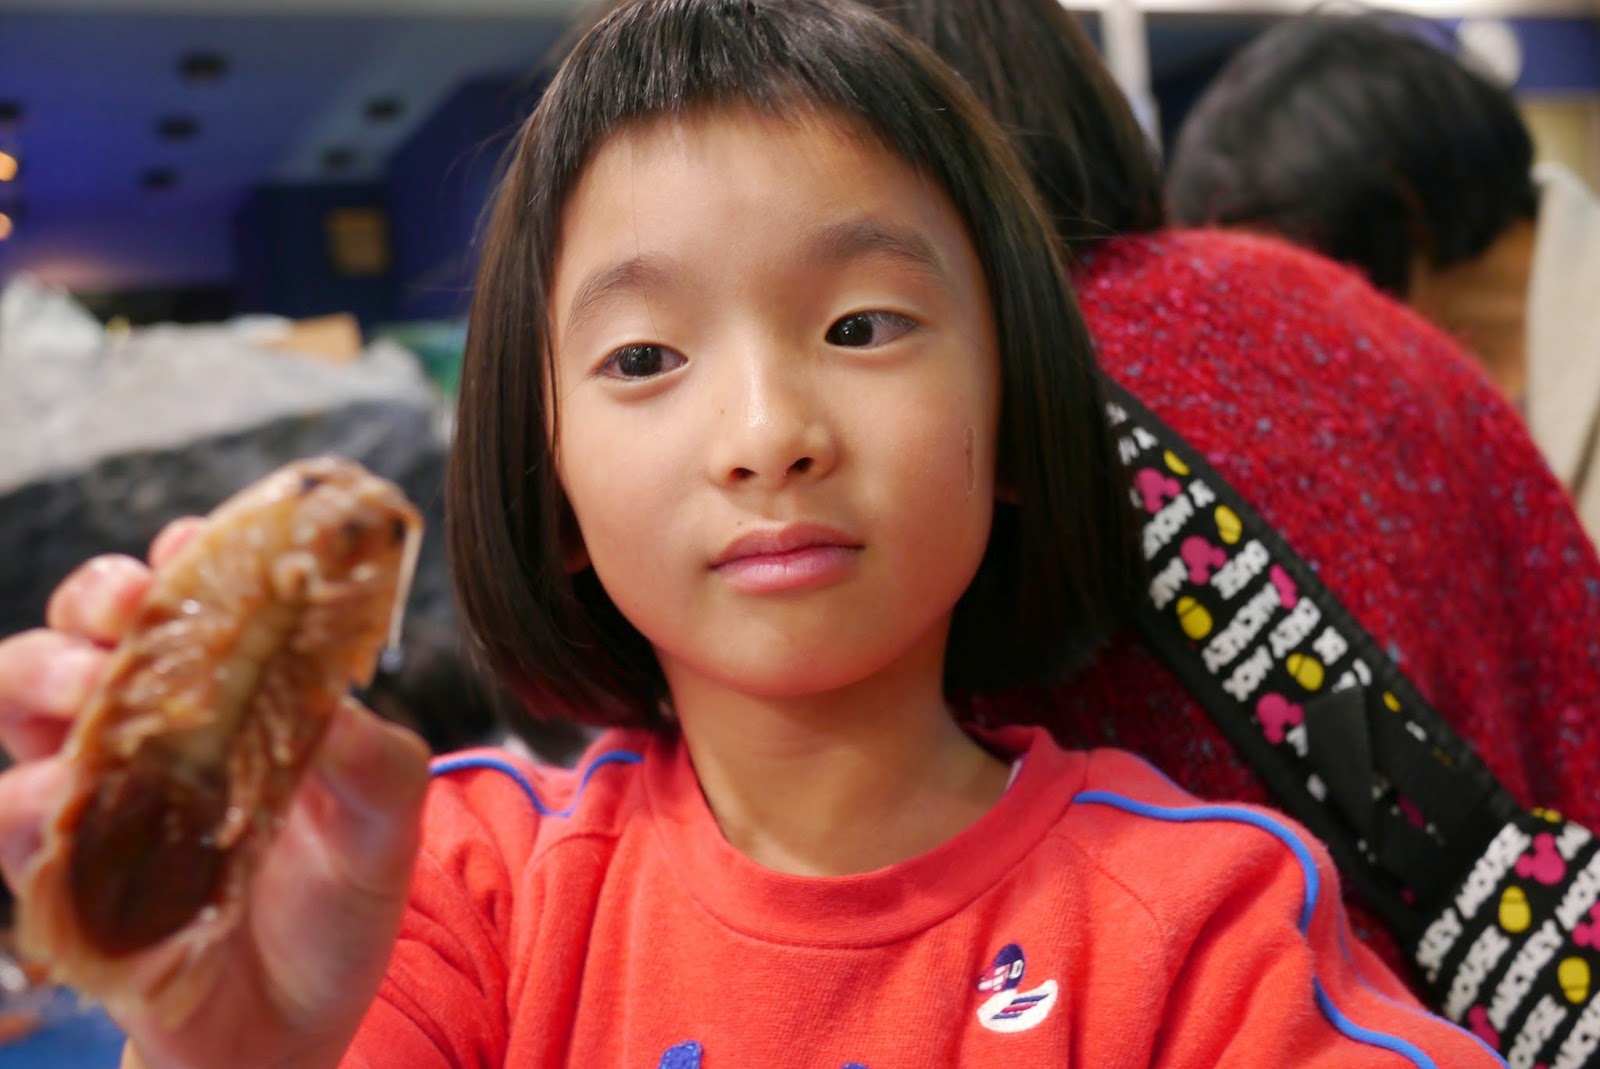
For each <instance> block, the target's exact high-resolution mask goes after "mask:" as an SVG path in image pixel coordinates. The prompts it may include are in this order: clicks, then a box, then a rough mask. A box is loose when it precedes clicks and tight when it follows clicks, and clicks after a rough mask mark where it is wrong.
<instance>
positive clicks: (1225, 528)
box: [1215, 505, 1244, 546]
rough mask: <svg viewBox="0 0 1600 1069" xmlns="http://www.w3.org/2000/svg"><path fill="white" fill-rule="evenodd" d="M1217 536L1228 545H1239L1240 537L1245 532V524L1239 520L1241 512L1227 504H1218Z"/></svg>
mask: <svg viewBox="0 0 1600 1069" xmlns="http://www.w3.org/2000/svg"><path fill="white" fill-rule="evenodd" d="M1215 515H1216V518H1217V537H1218V538H1220V539H1222V540H1223V541H1224V542H1226V543H1227V544H1228V545H1230V546H1232V545H1237V544H1238V542H1239V538H1240V536H1241V535H1243V534H1244V524H1243V523H1241V522H1239V514H1238V513H1237V512H1235V511H1233V510H1232V509H1231V508H1229V507H1228V506H1227V505H1218V506H1217V511H1216V514H1215Z"/></svg>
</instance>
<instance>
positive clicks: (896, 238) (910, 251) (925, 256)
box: [567, 217, 950, 331]
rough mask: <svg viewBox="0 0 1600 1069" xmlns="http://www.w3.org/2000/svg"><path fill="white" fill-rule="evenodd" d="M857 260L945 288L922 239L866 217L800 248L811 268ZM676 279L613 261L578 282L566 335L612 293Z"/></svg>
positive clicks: (665, 268) (661, 263)
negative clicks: (894, 266)
mask: <svg viewBox="0 0 1600 1069" xmlns="http://www.w3.org/2000/svg"><path fill="white" fill-rule="evenodd" d="M862 256H886V257H888V258H890V259H892V260H898V261H900V262H901V263H903V264H905V265H906V266H908V267H910V268H912V269H914V270H916V271H918V272H920V273H922V274H925V275H928V276H929V277H931V278H932V279H933V280H934V281H935V282H938V283H942V284H945V285H948V284H949V283H950V275H949V272H948V271H947V270H946V268H945V264H944V261H943V259H942V258H941V257H940V256H939V254H938V253H937V252H936V251H935V250H934V247H933V243H932V242H930V241H929V240H928V239H927V238H926V237H925V236H924V235H923V234H921V233H920V232H918V231H916V230H911V229H907V228H904V227H899V226H894V225H892V224H889V223H884V222H881V221H880V220H877V219H873V218H870V217H866V218H859V219H848V220H845V221H843V222H838V223H829V224H828V225H826V226H823V227H821V228H819V229H818V230H817V231H816V233H815V234H814V235H813V236H812V237H811V239H810V240H809V241H808V242H806V245H805V259H806V260H808V261H810V262H812V263H823V264H828V265H839V264H843V263H848V262H849V261H851V260H854V259H858V258H860V257H862ZM682 277H683V271H682V269H681V267H680V266H679V265H678V263H677V262H676V261H674V260H672V259H670V258H668V257H661V256H651V255H643V256H631V257H629V258H628V259H626V260H618V261H617V262H616V263H614V264H611V265H609V266H607V267H604V268H602V269H600V270H599V271H596V272H595V273H594V274H592V275H590V276H589V277H588V278H586V279H584V280H583V284H582V285H581V286H579V287H578V292H577V293H575V294H573V296H572V303H571V304H570V305H568V307H567V330H569V331H570V330H575V329H577V328H578V327H579V326H581V325H582V324H583V322H584V321H585V320H586V319H587V318H588V317H589V316H591V315H593V314H594V311H595V309H596V308H598V307H599V306H600V305H601V304H603V303H605V301H606V300H607V299H608V298H610V297H612V296H614V295H616V294H618V293H624V292H633V293H644V292H647V291H649V290H659V289H664V288H667V287H669V286H671V285H672V284H673V283H675V282H677V281H679V280H680V279H681V278H682Z"/></svg>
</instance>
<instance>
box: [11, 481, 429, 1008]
mask: <svg viewBox="0 0 1600 1069" xmlns="http://www.w3.org/2000/svg"><path fill="white" fill-rule="evenodd" d="M420 535H421V519H420V516H419V515H418V513H417V511H416V509H415V508H413V507H412V505H411V504H410V503H409V502H408V501H407V500H406V499H405V497H404V495H403V494H402V493H401V492H400V490H399V489H398V488H396V487H395V486H394V485H393V484H391V483H389V482H387V481H385V480H383V479H380V478H378V477H376V476H374V475H372V474H371V473H370V472H368V471H366V470H365V469H364V468H362V467H361V466H360V465H358V464H355V463H353V462H350V461H346V460H340V459H336V458H329V457H324V458H318V459H314V460H305V461H298V462H295V463H293V464H290V465H288V466H286V467H284V468H282V469H280V470H278V471H277V472H274V473H273V474H272V475H270V476H268V477H267V478H265V479H263V480H262V481H260V482H258V483H256V484H254V485H253V486H251V487H249V488H247V489H246V490H244V491H243V492H241V493H239V494H238V495H236V496H234V497H233V498H231V499H229V500H228V501H227V502H225V503H224V504H223V505H221V506H220V507H219V508H218V509H217V510H216V511H215V512H214V513H212V515H211V517H210V519H209V522H208V523H207V524H206V526H205V528H204V529H203V530H202V531H201V532H200V533H199V534H198V535H197V536H196V537H195V538H194V540H193V541H192V542H190V543H189V544H188V545H186V546H184V547H183V548H182V549H181V550H180V551H179V553H178V554H177V555H176V556H175V557H174V559H173V560H172V561H170V562H169V563H167V564H165V565H163V566H162V567H161V568H160V569H159V570H158V571H157V572H156V573H155V575H154V577H153V580H152V585H151V587H150V590H149V592H148V594H147V595H146V597H145V599H144V602H143V604H142V606H141V607H140V609H139V611H138V614H137V616H136V617H135V620H134V622H133V624H132V626H131V627H130V628H129V630H128V633H127V634H126V635H125V636H124V637H123V639H122V642H121V644H120V645H119V646H118V647H117V649H116V650H115V651H114V652H113V653H112V656H111V659H110V662H109V663H108V665H107V669H106V674H105V676H104V678H103V680H102V681H101V683H100V686H99V688H98V689H97V691H96V693H95V695H94V696H93V697H92V698H91V699H90V702H89V704H88V706H87V707H86V708H85V709H84V710H83V712H82V714H81V715H80V717H79V718H78V720H77V721H76V723H75V724H74V726H73V730H72V733H71V736H70V738H69V739H68V741H67V745H66V747H65V749H64V751H63V756H64V758H65V760H66V763H67V765H68V768H69V774H70V778H71V785H70V787H69V789H68V791H67V793H66V796H65V798H64V799H63V800H62V803H61V805H60V807H59V809H58V810H56V812H55V815H54V817H53V819H52V820H50V821H49V822H48V824H47V826H46V828H45V829H44V842H43V846H42V848H41V849H40V851H39V853H38V854H37V855H36V856H35V858H34V860H33V862H32V863H31V865H30V868H29V870H28V872H27V873H26V874H25V875H24V878H23V881H22V888H21V894H20V896H19V908H20V913H19V935H20V939H21V945H22V949H23V951H24V953H26V954H27V955H29V956H31V957H33V958H36V959H38V960H40V961H43V962H46V963H48V965H49V966H50V968H51V971H52V974H53V976H54V977H55V978H56V979H57V980H59V981H61V982H63V983H67V984H70V985H72V986H73V987H75V988H77V989H78V990H79V991H81V992H83V993H84V994H86V995H89V996H92V997H95V998H99V999H102V1000H105V1001H108V1002H113V1003H116V1002H119V1001H120V1002H124V1003H131V1004H134V1005H146V1004H154V1003H155V1002H156V1001H157V1000H160V1001H161V1003H162V1007H163V1012H164V1013H167V1014H172V1013H175V1012H181V1011H182V1008H183V1007H184V1006H185V1005H192V1003H193V1001H194V1000H195V999H197V998H198V996H199V995H200V993H201V991H202V989H203V987H204V986H205V980H206V969H205V967H204V966H205V963H206V952H207V950H208V949H209V948H212V947H214V946H215V945H216V944H217V942H218V941H219V940H221V939H222V938H224V937H225V936H226V935H227V934H228V933H229V932H230V931H231V930H232V928H233V927H234V926H235V925H236V924H237V922H238V919H239V917H240V915H241V910H242V904H243V896H244V890H245V887H246V885H247V882H248V880H249V878H250V875H251V873H252V871H253V870H254V868H255V867H256V864H257V862H258V860H259V858H260V855H261V852H262V850H263V848H264V847H265V846H266V845H267V843H268V842H269V841H270V839H271V837H272V835H273V833H274V832H275V830H276V828H277V826H278V824H279V823H280V822H281V820H282V818H283V815H284V813H285V811H286V810H287V808H288V805H289V802H290V800H291V798H292V796H293V794H294V792H295V789H296V786H297V785H298V783H299V781H300V779H301V776H302V774H303V773H304V772H305V770H306V768H307V767H308V765H309V763H310V760H311V757H312V755H313V753H314V752H315V749H316V747H317V744H318V743H319V742H320V740H321V739H322V737H323V734H324V732H325V729H326V727H327V726H328V724H329V722H330V721H331V719H332V717H333V715H334V713H335V711H336V710H337V709H338V708H339V705H340V703H341V702H344V701H347V700H349V699H348V697H347V695H348V694H349V691H350V688H351V687H352V686H353V685H356V684H360V683H364V682H366V681H368V680H369V679H370V678H371V676H372V672H373V670H374V667H375V665H376V663H377V659H378V656H379V654H380V653H381V652H382V650H383V648H384V646H385V645H386V644H387V643H388V642H389V641H390V640H391V637H392V635H393V634H394V633H395V629H396V624H397V621H398V616H399V611H400V608H401V606H402V604H403V601H404V595H405V592H406V589H407V587H408V585H409V581H410V575H411V570H412V568H413V566H414V563H415V559H416V552H417V546H418V543H419V541H420Z"/></svg>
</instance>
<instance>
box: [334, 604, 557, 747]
mask: <svg viewBox="0 0 1600 1069" xmlns="http://www.w3.org/2000/svg"><path fill="white" fill-rule="evenodd" d="M400 651H401V657H400V660H399V663H398V664H395V665H392V666H390V665H380V667H379V670H378V671H377V672H376V673H374V675H373V678H372V682H371V683H370V684H368V685H367V687H366V688H364V689H363V690H362V691H361V693H360V694H359V695H358V696H359V697H360V698H361V700H362V701H363V702H365V703H366V704H367V706H368V708H370V709H371V710H372V711H373V712H375V713H377V714H378V715H379V716H382V717H384V718H385V719H387V720H391V721H393V722H395V723H397V724H401V725H403V726H405V727H408V728H410V729H411V730H412V731H415V732H416V733H417V734H419V735H421V736H422V738H423V739H424V741H426V742H427V744H428V748H429V749H430V750H432V751H433V752H434V753H436V754H441V753H449V752H451V751H454V750H461V749H465V748H467V747H470V746H483V745H487V744H490V743H493V742H495V741H496V740H497V736H498V735H499V733H500V730H501V727H502V725H503V724H505V723H507V722H513V723H515V722H516V718H514V717H512V716H511V715H510V712H509V711H510V709H511V703H512V702H513V701H514V699H512V698H511V697H510V696H509V695H507V694H506V693H505V692H504V691H503V690H502V689H501V687H500V686H499V684H498V683H497V682H496V681H495V680H494V678H493V677H491V676H488V675H487V674H486V673H484V672H481V671H479V670H477V668H476V666H475V665H474V663H473V661H472V658H471V657H470V656H469V655H468V654H467V651H466V650H465V649H464V648H463V644H462V639H461V636H460V632H459V631H458V630H457V629H456V628H454V627H451V626H448V625H446V624H442V623H439V622H436V621H433V620H427V619H407V620H406V622H405V625H404V627H403V628H402V629H401V634H400ZM518 727H519V728H521V730H519V732H518V735H519V736H520V737H521V739H522V741H523V742H525V743H527V744H528V746H529V748H530V749H532V750H533V751H534V752H535V753H536V754H538V755H539V756H540V757H542V758H545V759H546V760H548V761H551V762H554V763H557V764H565V763H567V762H568V761H569V760H571V759H572V758H573V757H576V756H577V754H578V751H579V750H581V749H582V748H583V745H584V741H585V739H584V735H583V732H582V731H581V730H580V729H579V728H577V727H576V726H575V725H571V724H566V723H561V722H538V723H534V724H531V725H530V724H518Z"/></svg>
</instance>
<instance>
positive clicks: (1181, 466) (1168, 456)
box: [1161, 449, 1189, 475]
mask: <svg viewBox="0 0 1600 1069" xmlns="http://www.w3.org/2000/svg"><path fill="white" fill-rule="evenodd" d="M1161 459H1162V460H1165V461H1166V462H1167V467H1169V468H1171V469H1172V474H1174V475H1187V474H1189V465H1187V464H1185V463H1184V462H1183V461H1182V460H1181V459H1179V457H1178V454H1176V453H1174V452H1173V451H1172V450H1170V449H1169V450H1167V451H1166V452H1165V453H1162V454H1161Z"/></svg>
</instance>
